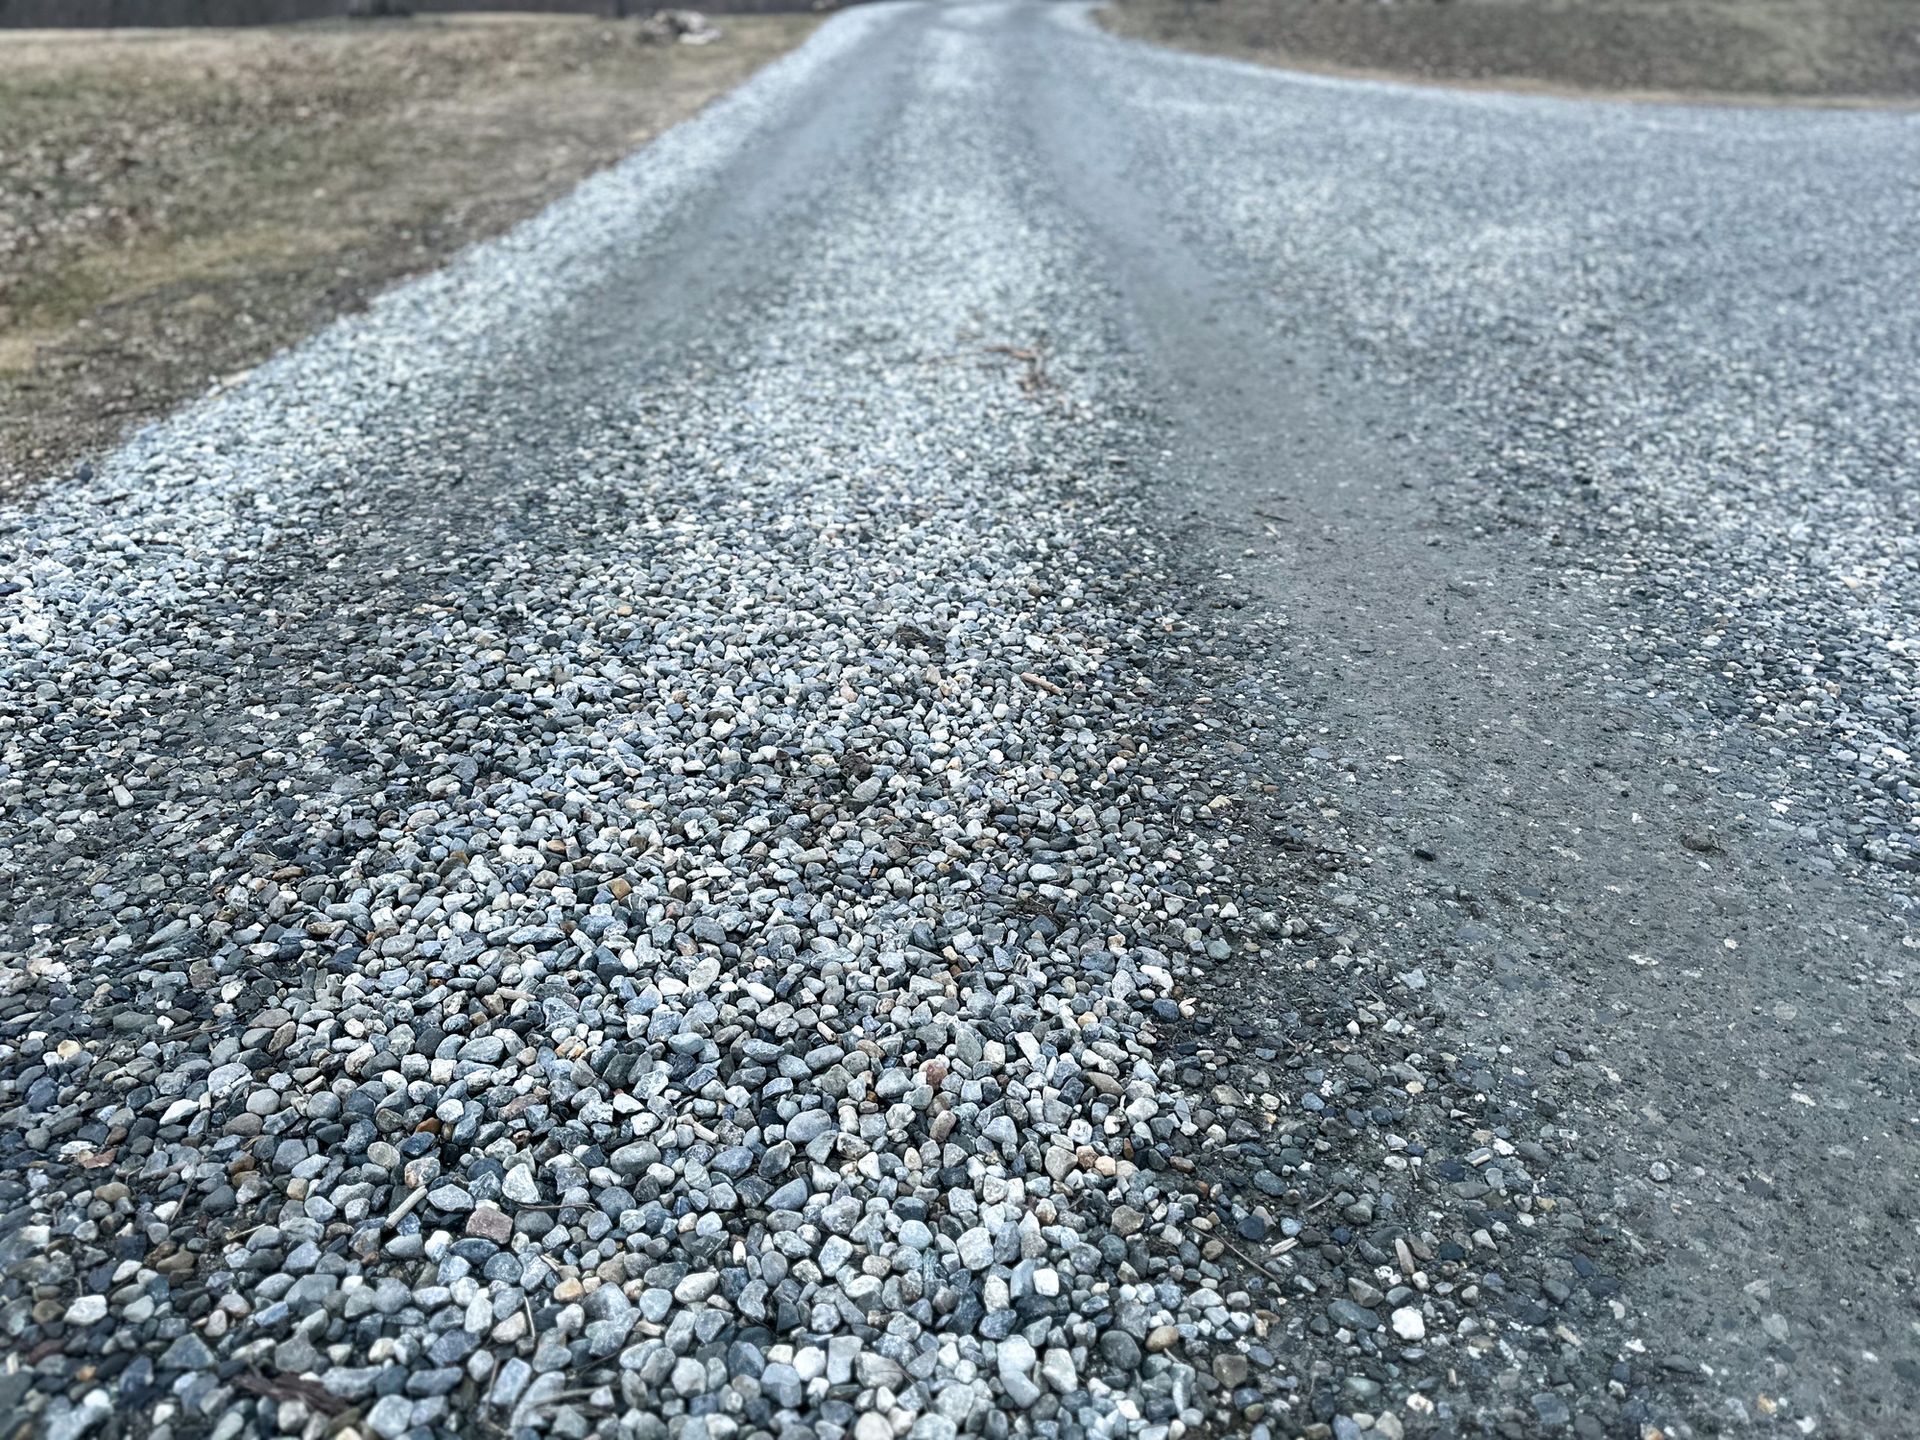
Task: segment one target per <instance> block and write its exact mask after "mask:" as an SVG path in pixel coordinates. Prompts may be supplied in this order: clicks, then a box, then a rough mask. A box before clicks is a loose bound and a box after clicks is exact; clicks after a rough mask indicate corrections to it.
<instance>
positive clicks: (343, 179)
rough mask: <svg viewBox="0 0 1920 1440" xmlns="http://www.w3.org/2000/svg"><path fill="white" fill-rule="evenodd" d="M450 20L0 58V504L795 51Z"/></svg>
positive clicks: (773, 40)
mask: <svg viewBox="0 0 1920 1440" xmlns="http://www.w3.org/2000/svg"><path fill="white" fill-rule="evenodd" d="M814 23H815V22H814V20H813V18H812V17H809V16H800V15H767V16H757V15H756V16H730V17H725V18H723V19H722V20H721V22H720V24H721V26H722V29H723V30H724V32H725V35H724V39H722V40H721V41H720V42H718V43H715V44H711V45H701V46H695V45H684V44H682V45H661V44H645V43H642V42H641V41H640V39H639V38H638V28H637V26H636V25H634V24H631V23H629V24H619V23H614V22H608V21H601V20H594V19H591V18H581V17H530V16H515V17H462V18H460V19H449V18H439V19H416V20H413V21H396V22H382V23H361V24H351V25H350V24H344V23H342V24H320V25H301V26H286V27H270V28H262V29H248V30H211V31H204V30H203V31H189V32H182V31H124V32H114V33H110V34H103V33H100V32H82V31H39V32H31V31H30V32H21V33H19V34H13V35H9V36H8V37H7V42H6V44H5V45H4V46H0V114H4V115H6V117H7V124H6V126H5V128H4V132H0V490H7V489H17V488H18V487H20V486H21V485H23V484H30V483H35V482H37V481H39V480H42V479H45V478H47V477H48V476H50V475H53V474H55V473H57V472H59V471H60V470H61V469H62V468H63V467H65V466H68V465H70V464H72V463H75V462H77V461H80V460H82V459H83V457H86V456H88V455H90V454H92V453H95V452H97V451H99V450H100V449H102V448H104V447H106V446H109V445H110V444H112V442H113V441H114V440H115V439H116V438H117V437H118V436H119V435H120V434H122V433H124V431H125V430H126V428H127V427H128V426H129V425H131V424H133V423H136V422H138V421H141V420H144V419H147V418H150V417H152V416H154V415H157V414H160V413H163V412H164V411H166V410H167V409H169V408H171V407H172V406H173V405H175V404H177V403H178V402H179V401H181V400H182V399H185V398H186V397H188V396H191V395H193V394H196V393H198V392H199V391H201V390H202V389H204V388H205V387H206V386H207V385H208V384H209V383H210V382H214V381H217V380H219V379H221V378H223V377H226V376H228V375H230V374H232V373H234V372H236V371H240V370H243V369H245V368H246V367H247V366H249V365H251V364H253V363H255V362H257V361H258V360H260V359H261V358H263V357H265V356H266V355H268V354H270V353H272V352H273V351H274V350H276V349H278V348H279V347H281V346H282V345H285V344H286V343H288V342H290V341H292V340H294V339H297V338H298V337H299V336H301V335H303V334H305V333H307V332H308V331H310V330H312V329H313V328H314V327H316V326H317V325H319V324H322V323H324V322H325V321H326V320H328V319H330V318H332V317H333V316H335V315H337V314H339V313H341V312H343V311H346V310H350V309H352V308H354V307H356V306H358V305H361V304H363V303H364V302H365V300H366V299H367V298H368V297H369V296H370V295H372V294H373V293H375V292H377V291H378V290H380V289H381V288H383V287H384V286H386V285H388V284H390V283H392V282H393V281H394V280H395V279H396V278H398V277H400V276H403V275H406V274H409V273H411V272H414V271H418V270H421V269H424V268H428V267H430V266H432V265H434V264H436V263H438V262H439V261H440V260H442V259H444V258H445V257H446V256H447V255H448V254H450V253H451V252H452V251H453V250H455V249H457V248H458V247H459V246H461V245H463V244H465V243H467V242H469V241H471V240H474V239H477V238H479V237H481V236H485V235H488V234H491V233H494V232H496V231H498V230H500V229H503V228H505V227H506V226H508V225H510V224H512V223H513V222H514V221H516V220H518V219H520V218H522V217H523V216H526V215H528V214H530V213H532V212H533V211H535V210H537V209H539V208H540V207H541V206H542V205H544V204H545V203H547V202H548V201H550V200H551V199H553V198H554V197H555V196H556V195H558V194H560V193H562V192H563V191H565V190H566V189H567V188H568V187H569V186H571V185H573V184H574V183H576V182H577V181H578V180H579V179H580V178H581V177H582V176H584V175H586V174H588V173H589V172H591V171H593V170H595V169H597V168H599V167H601V166H603V165H606V164H608V163H609V162H611V161H613V160H614V159H617V158H618V157H619V156H621V155H622V154H624V153H626V152H627V151H629V150H631V149H633V148H634V147H635V146H636V145H638V144H640V143H641V142H642V141H644V140H646V139H647V138H648V137H650V136H651V135H653V134H655V133H656V132H658V131H659V130H661V129H662V128H664V127H666V126H668V125H671V124H673V123H674V122H675V121H678V120H680V119H683V118H684V117H686V116H687V115H689V114H691V113H692V112H693V111H695V110H696V109H698V108H699V107H700V106H701V105H703V104H704V103H706V102H707V101H708V100H709V99H711V98H712V97H713V96H715V95H716V94H719V93H720V92H722V91H724V90H726V89H728V88H730V87H731V86H733V85H735V84H737V83H738V82H739V81H740V80H742V79H744V78H745V77H746V76H747V75H748V74H749V73H751V72H752V71H753V70H754V69H756V68H757V67H758V66H760V65H761V64H763V63H764V62H765V61H767V60H769V59H771V58H773V57H774V56H775V55H778V54H779V53H781V52H782V51H784V50H786V49H788V48H789V47H790V46H792V45H794V44H795V43H797V42H798V41H799V40H800V39H801V38H802V37H803V36H804V35H805V34H806V33H807V32H808V31H809V30H810V29H811V28H812V26H813V24H814Z"/></svg>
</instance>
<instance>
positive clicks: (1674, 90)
mask: <svg viewBox="0 0 1920 1440" xmlns="http://www.w3.org/2000/svg"><path fill="white" fill-rule="evenodd" d="M1101 17H1102V22H1103V23H1104V24H1105V25H1107V26H1108V28H1110V29H1111V30H1113V31H1114V32H1115V33H1116V34H1120V35H1126V36H1130V37H1132V38H1135V39H1141V40H1151V41H1155V42H1157V43H1160V44H1167V45H1175V46H1179V47H1181V48H1183V49H1189V50H1198V51H1204V52H1207V53H1210V54H1218V55H1229V56H1233V57H1234V58H1236V59H1243V60H1254V61H1258V62H1261V63H1263V64H1270V65H1282V66H1288V67H1292V68H1298V69H1304V70H1323V71H1330V72H1333V73H1339V74H1348V75H1372V76H1378V77H1382V78H1400V79H1408V80H1421V81H1428V82H1435V83H1440V84H1447V85H1466V86H1490V87H1494V88H1500V89H1508V90H1536V91H1550V92H1559V93H1583V94H1592V95H1625V96H1632V97H1636V98H1641V99H1664V100H1693V101H1701V100H1745V101H1748V102H1801V103H1824V104H1872V103H1882V104H1887V103H1896V104H1911V103H1913V102H1914V101H1916V100H1920V30H1916V28H1915V26H1914V16H1913V9H1912V6H1910V5H1908V4H1906V3H1905V0H1410V3H1401V4H1336V3H1329V0H1115V3H1113V4H1111V5H1109V6H1107V7H1106V8H1105V9H1104V10H1102V12H1101Z"/></svg>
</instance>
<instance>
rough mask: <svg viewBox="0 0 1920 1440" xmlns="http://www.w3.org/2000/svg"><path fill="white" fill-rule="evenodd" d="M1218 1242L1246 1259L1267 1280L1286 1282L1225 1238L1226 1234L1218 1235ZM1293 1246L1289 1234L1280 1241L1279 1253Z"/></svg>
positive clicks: (1278, 1282)
mask: <svg viewBox="0 0 1920 1440" xmlns="http://www.w3.org/2000/svg"><path fill="white" fill-rule="evenodd" d="M1220 1243H1221V1244H1222V1245H1225V1246H1226V1247H1227V1249H1229V1250H1231V1251H1233V1253H1234V1254H1236V1255H1238V1256H1239V1257H1240V1258H1241V1259H1242V1260H1244V1261H1246V1262H1247V1264H1249V1265H1251V1266H1253V1268H1254V1269H1256V1270H1258V1271H1259V1272H1260V1273H1261V1274H1262V1275H1264V1276H1266V1277H1267V1278H1268V1279H1269V1280H1271V1281H1273V1283H1274V1284H1276V1285H1284V1284H1286V1283H1287V1282H1286V1279H1285V1277H1283V1276H1280V1275H1276V1274H1274V1273H1273V1271H1271V1270H1269V1269H1268V1268H1267V1267H1266V1266H1265V1265H1263V1264H1261V1262H1260V1261H1258V1260H1256V1259H1254V1258H1253V1256H1251V1255H1249V1254H1248V1253H1247V1252H1246V1251H1244V1250H1242V1249H1241V1248H1240V1247H1239V1246H1238V1245H1236V1244H1234V1243H1233V1241H1231V1240H1229V1239H1227V1237H1226V1236H1224V1235H1222V1236H1221V1237H1220ZM1293 1246H1294V1241H1293V1238H1292V1237H1291V1236H1289V1237H1288V1238H1287V1239H1286V1240H1284V1241H1283V1242H1281V1246H1280V1253H1281V1254H1283V1255H1284V1254H1286V1252H1287V1251H1289V1250H1291V1249H1292V1248H1293Z"/></svg>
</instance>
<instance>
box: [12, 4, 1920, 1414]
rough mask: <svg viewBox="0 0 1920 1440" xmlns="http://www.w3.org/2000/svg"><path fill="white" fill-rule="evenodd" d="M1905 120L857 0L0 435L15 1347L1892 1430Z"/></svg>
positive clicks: (1907, 1103) (915, 1398)
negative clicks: (101, 417) (1668, 103)
mask: <svg viewBox="0 0 1920 1440" xmlns="http://www.w3.org/2000/svg"><path fill="white" fill-rule="evenodd" d="M1916 177H1920V117H1914V116H1909V115H1906V114H1901V113H1897V112H1849V113H1840V112H1833V113H1821V112H1808V111H1792V112H1784V111H1783V112H1763V111H1753V110H1740V109H1733V108H1720V107H1716V108H1711V109H1681V108H1671V107H1655V106H1625V105H1605V104H1596V103H1587V102H1570V101H1559V100H1548V99H1537V98H1512V97H1499V96H1493V95H1487V94H1477V93H1476V94H1465V93H1450V92H1444V91H1431V90H1417V89H1410V88H1403V87H1396V86H1391V85H1383V84H1374V83H1360V82H1345V81H1332V80H1325V79H1315V78H1309V77H1300V76H1292V75H1286V74H1282V73H1278V72H1273V71H1266V70H1259V69H1255V68H1252V67H1247V66H1241V65H1235V64H1229V63H1224V62H1219V61H1213V60H1208V59H1203V58H1198V57H1193V56H1186V55H1176V54H1171V53H1162V52H1157V51H1153V50H1150V49H1147V48H1145V47H1141V46H1137V45H1133V44H1129V43H1124V42H1121V41H1118V40H1115V39H1113V38H1111V37H1108V36H1106V35H1104V34H1102V33H1101V32H1099V31H1098V30H1097V28H1095V26H1094V25H1093V24H1092V22H1091V21H1090V20H1089V18H1088V16H1087V15H1086V13H1085V12H1084V11H1083V10H1082V9H1081V8H1079V7H1069V6H1043V5H1038V4H997V3H995V4H971V5H958V4H956V5H940V4H912V5H876V6H872V7H865V8H861V9H858V10H854V11H850V12H847V13H845V14H842V15H839V16H837V17H835V18H833V19H832V20H830V21H829V22H828V23H827V24H825V25H824V26H823V27H822V29H821V30H820V32H819V33H818V34H817V35H816V37H815V38H814V39H813V40H811V41H810V42H809V43H808V44H807V45H806V46H804V47H803V48H802V49H801V50H800V51H798V52H796V53H795V54H794V55H792V56H790V57H788V58H787V59H785V60H783V61H781V62H780V63H778V64H776V65H774V66H773V67H771V68H770V69H768V70H766V71H764V72H763V73H762V74H760V75H759V76H758V77H756V78H755V79H754V80H753V81H752V82H751V83H750V84H748V85H747V86H745V87H744V88H743V89H742V90H740V91H738V92H736V93H735V94H734V95H732V96H730V97H728V98H727V99H726V100H724V101H722V102H720V103H719V104H716V105H715V106H713V107H711V108H710V109H709V110H707V111H706V112H705V113H703V114H702V115H701V116H700V117H698V118H697V119H696V120H694V121H693V122H691V123H689V124H687V125H685V126H682V127H680V128H679V129H676V130H674V131H671V132H669V133H668V134H666V135H664V136H663V137H661V138H660V139H659V140H658V141H657V142H655V143H654V144H652V145H650V146H649V147H648V148H647V149H646V150H644V151H642V152H640V153H639V154H637V155H636V156H634V157H633V158H632V159H631V160H629V161H628V162H626V163H624V164H623V165H621V166H619V167H617V168H616V169H614V170H613V171H610V172H608V173H606V174H604V175H601V176H599V177H597V178H596V179H594V180H592V181H590V182H589V183H588V184H586V185H585V186H583V187H582V188H581V189H580V190H579V191H578V192H576V193H575V194H574V195H573V196H571V197H569V198H568V199H567V200H565V201H563V202H562V203H560V204H559V205H557V206H555V207H554V208H553V209H552V210H550V211H548V212H547V213H545V214H544V215H542V216H540V217H538V218H537V219H535V220H533V221H531V222H529V223H528V224H527V225H525V226H523V227H521V228H519V229H518V230H516V231H514V232H513V233H511V234H510V235H508V236H506V237H504V238H502V239H500V240H498V241H495V242H492V243H490V244H487V245H484V246H482V247H479V248H477V249H475V250H474V251H472V252H469V253H468V254H467V255H465V256H464V257H462V258H461V259H460V260H459V261H458V262H456V263H455V264H454V265H452V266H450V267H449V268H448V269H446V270H444V271H442V272H439V273H437V274H435V275H433V276H430V277H427V278H425V279H423V280H421V281H418V282H416V283H414V284H411V285H409V286H406V287H404V288H402V289H400V290H398V291H396V292H394V293H393V294H391V295H389V296H387V297H385V298H384V299H383V300H381V301H380V302H379V303H378V304H376V305H375V306H374V307H373V308H372V309H371V310H370V311H369V312H368V313H366V314H364V315H361V316H357V317H353V318H351V319H348V320H346V321H343V322H341V323H340V324H338V325H336V326H334V327H332V328H330V329H329V330H327V331H325V332H323V333H322V334H320V335H319V336H316V337H315V338H314V339H313V340H311V341H309V342H308V343H306V344H305V345H303V346H301V347H299V348H298V349H296V350H295V351H293V352H291V353H289V354H287V355H284V356H282V357H280V358H278V359H276V360H274V361H272V362H270V363H269V364H267V365H265V366H262V367H261V368H260V369H258V370H257V371H255V372H253V373H252V374H250V375H248V376H246V377H242V378H240V379H237V380H236V381H235V382H233V383H232V384H231V385H229V386H228V387H226V388H225V389H223V390H222V391H221V392H219V393H216V394H213V395H210V396H208V397H207V398H205V399H204V400H202V401H201V402H199V403H197V404H196V405H194V406H192V407H190V408H189V409H188V410H186V411H184V412H182V413H181V414H180V415H178V416H176V417H175V418H173V419H171V420H169V421H167V422H166V423H164V424H162V425H159V426H156V427H154V428H152V429H150V430H148V431H146V432H144V433H142V434H141V435H139V436H138V437H136V438H135V439H134V440H133V441H132V442H131V443H130V444H129V445H128V446H127V447H126V448H125V449H124V450H122V451H121V452H120V453H119V454H117V455H115V456H113V457H112V458H111V459H109V460H108V461H106V462H105V463H104V464H102V465H101V466H100V468H99V471H98V473H97V474H89V475H88V476H87V477H85V478H84V479H72V480H63V481H61V482H60V483H58V484H54V485H50V486H49V487H48V488H47V489H46V491H45V493H44V494H43V495H41V496H40V497H39V498H38V499H37V500H35V501H32V502H30V503H22V504H20V505H17V506H15V507H14V508H13V509H11V510H9V511H7V512H5V513H4V515H0V562H3V563H4V570H3V571H0V592H3V593H0V673H4V675H5V678H6V682H7V683H6V685H5V687H4V689H3V690H0V875H3V876H4V888H0V1213H3V1215H4V1218H0V1352H3V1353H4V1363H3V1364H0V1415H5V1416H12V1417H17V1418H15V1419H13V1420H10V1421H7V1422H5V1423H6V1425H7V1426H8V1427H9V1428H8V1430H7V1431H6V1433H9V1434H10V1433H13V1432H14V1431H16V1430H24V1431H26V1432H28V1433H33V1432H38V1433H42V1434H45V1435H48V1436H50V1437H58V1440H73V1437H78V1436H82V1435H89V1434H92V1435H120V1434H126V1435H141V1436H146V1435H152V1436H169V1437H171V1436H181V1437H186V1436H200V1435H214V1436H218V1437H221V1440H235V1437H240V1436H251V1435H272V1434H288V1435H301V1436H307V1437H313V1440H319V1437H321V1436H323V1435H329V1434H344V1433H347V1431H348V1430H349V1429H350V1430H351V1431H352V1432H353V1433H355V1434H358V1435H360V1436H379V1437H383V1440H398V1437H402V1436H423V1437H424V1436H429V1435H448V1436H454V1435H458V1436H473V1435H512V1436H522V1435H544V1434H553V1435H558V1436H584V1435H588V1434H604V1435H615V1436H621V1437H631V1440H653V1437H659V1436H671V1437H674V1440H733V1437H742V1440H744V1437H758V1436H778V1437H781V1440H789V1437H795V1440H797V1437H803V1436H813V1437H821V1440H837V1437H843V1436H852V1437H855V1440H889V1437H894V1436H910V1437H913V1440H949V1437H956V1436H960V1435H981V1436H987V1437H994V1440H997V1437H1000V1436H1004V1435H1008V1434H1032V1435H1047V1436H1059V1437H1071V1436H1094V1437H1103V1436H1122V1435H1124V1436H1128V1437H1133V1436H1140V1437H1148V1440H1160V1437H1174V1436H1180V1435H1185V1434H1188V1433H1191V1432H1197V1431H1204V1432H1205V1433H1213V1434H1232V1435H1248V1436H1263V1437H1264V1436H1311V1437H1315V1440H1319V1437H1322V1436H1329V1435H1331V1436H1338V1437H1341V1440H1348V1437H1354V1436H1359V1435H1366V1434H1369V1433H1371V1434H1377V1435H1381V1436H1384V1437H1387V1440H1392V1437H1394V1436H1397V1435H1473V1434H1497V1435H1508V1436H1533V1435H1558V1434H1566V1435H1580V1436H1595V1435H1630V1436H1635V1437H1645V1436H1648V1435H1651V1434H1654V1433H1656V1432H1658V1433H1660V1434H1665V1435H1693V1434H1701V1435H1705V1434H1715V1433H1720V1432H1723V1431H1732V1430H1736V1429H1741V1428H1744V1427H1748V1426H1753V1427H1760V1428H1773V1429H1781V1430H1790V1431H1791V1433H1794V1434H1812V1435H1835V1436H1899V1435H1904V1434H1908V1433H1911V1432H1912V1429H1913V1427H1914V1425H1915V1424H1916V1423H1920V1422H1916V1420H1915V1417H1914V1403H1913V1400H1914V1396H1915V1394H1916V1393H1920V1299H1917V1295H1916V1282H1915V1275H1914V1268H1915V1263H1916V1262H1915V1256H1916V1253H1920V1246H1917V1244H1916V1242H1917V1241H1920V1233H1917V1232H1920V1174H1917V1173H1916V1168H1917V1165H1920V1135H1916V1127H1917V1126H1920V1104H1917V1103H1916V1091H1917V1089H1920V1087H1917V1086H1916V1067H1917V1066H1920V1058H1917V1055H1920V1043H1917V1042H1916V1025H1917V1024H1920V976H1916V956H1915V947H1916V945H1920V940H1916V938H1915V934H1914V930H1913V922H1914V900H1915V886H1916V878H1915V877H1916V874H1920V810H1917V808H1916V802H1920V768H1917V762H1916V759H1915V755H1916V744H1915V741H1916V736H1915V729H1916V724H1917V722H1920V684H1917V683H1916V664H1917V663H1920V661H1917V660H1916V656H1917V655H1920V648H1917V647H1920V635H1916V632H1915V622H1914V616H1915V615H1916V614H1920V542H1917V541H1916V520H1917V519H1920V512H1917V507H1916V500H1915V493H1916V492H1915V486H1914V481H1915V479H1916V475H1917V474H1920V307H1916V305H1915V303H1914V298H1913V297H1914V296H1915V295H1916V294H1920V262H1917V261H1916V258H1915V257H1916V256H1920V186H1917V185H1916Z"/></svg>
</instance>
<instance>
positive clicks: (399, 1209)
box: [387, 1185, 427, 1230]
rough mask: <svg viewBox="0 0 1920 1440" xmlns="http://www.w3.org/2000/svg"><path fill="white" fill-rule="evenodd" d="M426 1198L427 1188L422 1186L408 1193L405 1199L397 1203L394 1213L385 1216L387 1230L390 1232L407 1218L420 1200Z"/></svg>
mask: <svg viewBox="0 0 1920 1440" xmlns="http://www.w3.org/2000/svg"><path fill="white" fill-rule="evenodd" d="M426 1198H427V1187H426V1186H424V1185H421V1186H418V1187H417V1188H415V1189H414V1190H412V1191H410V1192H409V1193H408V1195H407V1198H406V1199H404V1200H402V1201H401V1202H400V1203H399V1205H398V1206H396V1207H395V1208H394V1211H393V1213H392V1214H391V1215H389V1216H387V1228H388V1229H389V1230H391V1229H392V1228H393V1227H394V1226H396V1225H398V1224H399V1223H400V1222H401V1221H402V1220H404V1219H406V1218H407V1216H409V1215H411V1214H412V1213H413V1207H414V1206H416V1205H418V1204H419V1203H420V1202H421V1201H422V1200H424V1199H426Z"/></svg>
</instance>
